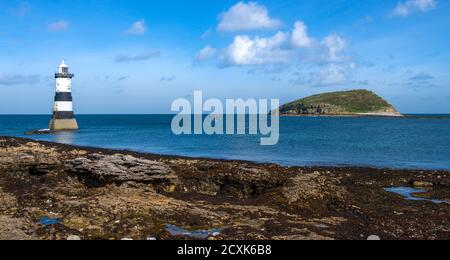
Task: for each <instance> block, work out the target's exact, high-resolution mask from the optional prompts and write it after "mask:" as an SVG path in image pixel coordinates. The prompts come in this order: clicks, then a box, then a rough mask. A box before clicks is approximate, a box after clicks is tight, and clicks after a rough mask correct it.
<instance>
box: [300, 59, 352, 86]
mask: <svg viewBox="0 0 450 260" xmlns="http://www.w3.org/2000/svg"><path fill="white" fill-rule="evenodd" d="M355 69H356V64H354V63H350V64H335V63H331V64H329V65H327V66H325V67H324V68H322V69H320V70H319V71H317V72H313V73H311V74H310V79H309V82H308V83H309V85H310V86H312V87H328V86H339V85H346V84H350V83H351V79H352V77H353V73H354V71H355Z"/></svg>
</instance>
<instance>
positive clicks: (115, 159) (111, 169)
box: [64, 154, 177, 187]
mask: <svg viewBox="0 0 450 260" xmlns="http://www.w3.org/2000/svg"><path fill="white" fill-rule="evenodd" d="M64 167H65V169H66V171H67V172H69V173H72V174H73V175H75V176H77V177H79V178H81V180H82V181H84V183H85V184H87V185H89V186H94V187H99V186H104V185H107V184H112V183H115V184H122V183H125V182H136V183H147V184H166V185H168V186H170V185H172V184H173V183H175V182H176V179H177V176H176V175H175V174H174V173H173V171H172V170H171V169H170V167H169V166H167V165H166V164H164V163H162V162H158V161H152V160H147V159H138V158H135V157H133V156H129V155H101V154H92V155H88V156H87V157H85V158H77V159H75V160H69V161H66V162H65V164H64Z"/></svg>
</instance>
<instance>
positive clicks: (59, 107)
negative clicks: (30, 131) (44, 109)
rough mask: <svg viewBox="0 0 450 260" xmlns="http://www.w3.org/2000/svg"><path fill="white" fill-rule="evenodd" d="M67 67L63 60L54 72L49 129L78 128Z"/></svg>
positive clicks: (70, 77)
mask: <svg viewBox="0 0 450 260" xmlns="http://www.w3.org/2000/svg"><path fill="white" fill-rule="evenodd" d="M73 77H74V74H71V73H70V72H69V67H68V66H67V65H66V63H65V62H64V60H63V61H62V63H61V65H59V67H58V71H57V72H56V73H55V79H56V94H55V105H54V107H53V117H52V120H51V121H50V126H49V128H50V130H51V131H64V130H78V124H77V121H76V119H75V114H74V113H73V104H72V78H73Z"/></svg>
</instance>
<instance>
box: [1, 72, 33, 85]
mask: <svg viewBox="0 0 450 260" xmlns="http://www.w3.org/2000/svg"><path fill="white" fill-rule="evenodd" d="M39 81H40V77H39V76H38V75H17V74H15V75H1V76H0V85H3V86H15V85H23V84H35V83H38V82H39Z"/></svg>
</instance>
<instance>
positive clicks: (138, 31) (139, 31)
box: [125, 20, 147, 35]
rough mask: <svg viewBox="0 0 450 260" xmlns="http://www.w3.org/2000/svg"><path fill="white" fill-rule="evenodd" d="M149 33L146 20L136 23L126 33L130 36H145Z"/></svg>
mask: <svg viewBox="0 0 450 260" xmlns="http://www.w3.org/2000/svg"><path fill="white" fill-rule="evenodd" d="M146 32H147V25H146V24H145V20H140V21H136V22H134V23H133V24H132V25H131V27H130V28H129V29H128V30H127V31H126V32H125V33H126V34H130V35H144V34H145V33H146Z"/></svg>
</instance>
